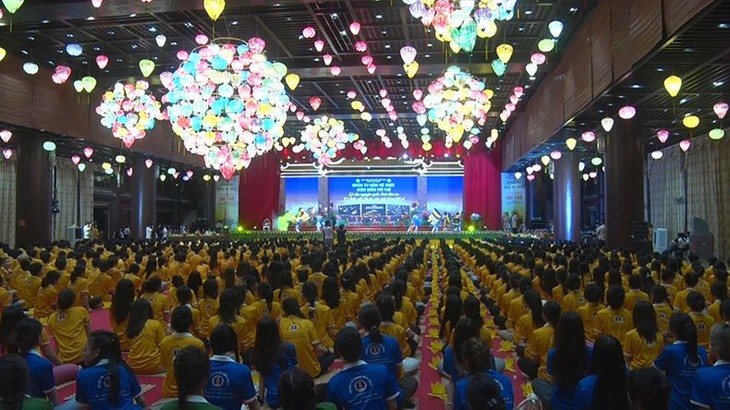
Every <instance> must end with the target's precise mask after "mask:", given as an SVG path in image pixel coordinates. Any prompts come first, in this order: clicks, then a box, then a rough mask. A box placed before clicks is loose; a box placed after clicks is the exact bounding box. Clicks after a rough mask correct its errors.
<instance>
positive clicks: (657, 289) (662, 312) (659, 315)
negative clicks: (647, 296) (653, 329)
mask: <svg viewBox="0 0 730 410" xmlns="http://www.w3.org/2000/svg"><path fill="white" fill-rule="evenodd" d="M651 301H652V303H653V306H654V312H655V313H656V324H657V327H658V328H659V331H660V332H662V334H663V335H667V334H668V331H669V319H670V318H671V317H672V314H674V309H672V305H671V304H670V303H669V296H668V295H667V288H665V287H664V286H661V285H654V286H653V287H652V288H651Z"/></svg>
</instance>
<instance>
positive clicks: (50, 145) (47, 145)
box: [43, 141, 56, 152]
mask: <svg viewBox="0 0 730 410" xmlns="http://www.w3.org/2000/svg"><path fill="white" fill-rule="evenodd" d="M43 149H44V150H46V151H48V152H52V151H55V150H56V143H55V142H53V141H45V142H44V143H43Z"/></svg>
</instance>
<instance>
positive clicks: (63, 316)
mask: <svg viewBox="0 0 730 410" xmlns="http://www.w3.org/2000/svg"><path fill="white" fill-rule="evenodd" d="M66 318H68V313H66V312H61V313H59V314H58V321H59V322H63V321H64V320H66Z"/></svg>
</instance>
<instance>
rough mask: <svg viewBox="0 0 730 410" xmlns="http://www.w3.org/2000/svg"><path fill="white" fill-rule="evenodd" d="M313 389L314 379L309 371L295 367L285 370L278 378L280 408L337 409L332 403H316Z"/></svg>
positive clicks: (302, 409)
mask: <svg viewBox="0 0 730 410" xmlns="http://www.w3.org/2000/svg"><path fill="white" fill-rule="evenodd" d="M319 386H324V385H323V384H320V385H319ZM314 390H315V388H314V380H312V376H310V375H309V373H307V372H305V371H303V370H299V369H297V368H294V369H291V370H287V371H285V372H284V373H283V374H282V375H281V378H280V379H279V404H280V405H281V410H337V407H336V406H335V405H334V404H332V403H328V402H320V403H317V399H316V395H317V394H316V393H315V391H314Z"/></svg>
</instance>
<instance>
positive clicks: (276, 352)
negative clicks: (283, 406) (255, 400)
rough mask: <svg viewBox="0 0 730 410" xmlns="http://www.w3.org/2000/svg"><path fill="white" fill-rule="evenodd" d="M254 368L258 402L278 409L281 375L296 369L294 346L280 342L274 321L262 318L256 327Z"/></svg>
mask: <svg viewBox="0 0 730 410" xmlns="http://www.w3.org/2000/svg"><path fill="white" fill-rule="evenodd" d="M253 363H254V368H255V369H256V370H257V371H258V372H259V374H260V376H261V381H260V382H259V401H261V402H263V401H264V399H265V400H266V403H267V404H268V405H269V407H271V408H274V409H275V408H277V407H279V387H278V386H279V379H280V378H281V375H282V373H284V372H285V371H287V370H289V369H293V368H295V367H297V365H298V364H299V363H298V361H297V352H296V349H295V348H294V345H292V344H291V343H287V342H284V341H283V340H281V334H280V333H279V325H278V324H277V323H276V321H275V320H274V319H271V318H269V317H267V316H264V317H262V318H261V319H260V320H259V323H258V324H257V325H256V340H255V341H254V347H253Z"/></svg>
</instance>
